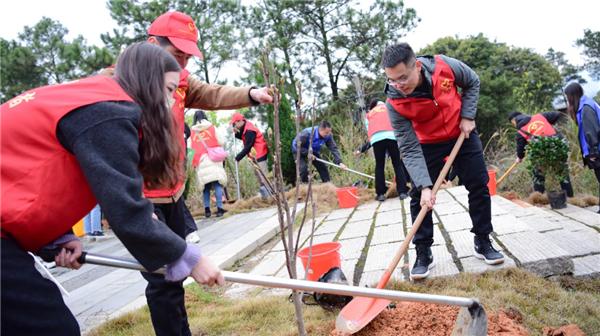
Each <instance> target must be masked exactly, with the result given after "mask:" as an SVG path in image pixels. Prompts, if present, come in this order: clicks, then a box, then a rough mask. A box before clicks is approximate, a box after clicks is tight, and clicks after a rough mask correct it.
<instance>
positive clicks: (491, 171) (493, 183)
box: [487, 169, 496, 196]
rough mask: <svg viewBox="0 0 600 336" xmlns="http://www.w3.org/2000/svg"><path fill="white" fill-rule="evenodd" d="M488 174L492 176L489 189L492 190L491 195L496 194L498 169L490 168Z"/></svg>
mask: <svg viewBox="0 0 600 336" xmlns="http://www.w3.org/2000/svg"><path fill="white" fill-rule="evenodd" d="M488 176H489V177H490V181H489V182H488V185H487V186H488V189H489V190H490V195H491V196H494V195H496V171H495V170H494V169H488Z"/></svg>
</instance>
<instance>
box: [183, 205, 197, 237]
mask: <svg viewBox="0 0 600 336" xmlns="http://www.w3.org/2000/svg"><path fill="white" fill-rule="evenodd" d="M184 202H185V200H184ZM183 217H184V218H185V236H186V237H187V235H189V234H190V233H192V232H196V231H197V230H198V225H196V221H195V220H194V216H192V213H191V212H190V209H188V207H187V206H185V204H184V206H183Z"/></svg>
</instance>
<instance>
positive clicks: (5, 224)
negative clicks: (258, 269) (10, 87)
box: [0, 43, 224, 335]
mask: <svg viewBox="0 0 600 336" xmlns="http://www.w3.org/2000/svg"><path fill="white" fill-rule="evenodd" d="M180 70H181V69H180V66H179V65H178V64H177V62H176V60H175V59H174V58H173V56H171V55H170V54H169V53H167V52H165V51H163V50H162V49H161V48H160V47H157V46H153V45H151V44H149V43H138V44H134V45H132V46H130V47H128V48H127V49H125V51H124V52H123V53H122V54H121V56H120V57H119V59H118V61H117V65H116V71H115V75H114V77H107V76H94V77H89V78H84V79H80V80H76V81H73V82H70V83H64V84H59V85H51V86H45V87H40V88H36V89H33V90H30V91H28V92H25V93H23V94H21V95H19V96H17V97H15V98H13V99H11V100H9V101H7V102H6V103H5V104H2V105H1V106H0V117H1V125H0V127H1V133H2V134H1V137H2V148H1V155H2V161H1V163H0V168H1V181H0V182H1V187H0V190H1V199H2V204H1V212H0V220H1V222H2V228H1V237H2V238H1V242H2V244H1V250H2V254H1V281H2V282H1V299H2V300H1V309H2V317H1V329H0V333H1V334H2V335H79V334H80V330H79V326H78V324H77V321H76V320H75V317H74V316H73V314H72V313H71V312H70V311H69V309H68V308H67V307H66V305H65V303H64V301H63V299H62V296H61V294H60V291H59V289H58V287H57V286H56V285H55V284H54V283H52V282H50V281H48V280H46V279H44V278H43V277H42V276H41V275H40V273H38V272H37V271H36V270H35V268H34V266H33V260H32V259H31V257H30V256H29V255H28V253H27V252H28V251H30V252H33V253H36V252H39V251H40V250H42V249H45V248H49V249H56V248H58V249H59V250H60V253H59V254H58V255H57V256H56V258H55V261H56V263H57V265H59V266H65V267H71V268H79V267H80V266H81V265H80V264H79V263H78V262H77V258H78V257H79V256H80V255H81V251H82V245H81V242H80V241H79V240H78V239H77V237H75V236H74V235H73V233H72V231H71V227H72V225H73V224H75V223H76V222H77V221H78V220H79V219H81V218H82V217H83V216H85V214H86V213H88V212H89V211H90V210H91V209H92V208H93V207H94V205H95V204H96V203H98V204H100V206H101V207H102V209H103V210H104V212H105V215H106V218H107V220H108V221H109V222H110V224H111V228H112V229H113V231H114V233H115V235H116V236H117V237H118V238H119V239H120V240H121V241H122V242H123V244H124V245H125V247H126V248H127V250H128V251H129V252H130V253H131V254H132V255H133V256H134V257H135V258H136V259H137V260H138V261H139V262H140V263H141V264H142V265H143V266H144V267H145V268H146V269H148V270H149V271H154V270H156V269H158V268H160V267H163V266H165V265H166V273H167V275H166V278H167V279H168V280H170V281H173V282H174V283H176V284H180V283H181V282H182V281H183V279H184V278H186V277H187V276H190V275H191V276H192V277H193V278H194V279H195V280H196V281H197V282H199V283H203V284H208V285H213V284H222V283H223V281H224V280H223V277H222V275H221V273H220V271H219V269H218V268H217V267H216V266H215V265H214V264H213V263H212V262H211V261H210V260H209V259H208V258H206V257H204V256H202V257H201V256H200V251H199V250H198V248H197V247H196V246H194V245H191V244H186V242H185V241H184V240H183V239H182V238H181V237H179V236H178V235H177V234H175V233H174V232H173V231H172V230H170V229H169V228H168V227H167V226H166V225H165V224H164V223H162V222H160V221H158V220H156V219H154V218H153V216H152V210H153V207H152V204H151V203H150V202H149V201H148V200H147V199H145V198H143V197H142V187H143V186H144V185H146V186H172V185H174V184H175V183H177V181H178V179H179V177H180V174H182V168H183V167H181V166H180V164H179V156H180V153H179V150H180V149H179V148H180V146H178V144H177V143H176V142H175V141H176V140H177V139H176V138H175V137H174V134H175V125H174V121H173V118H172V115H171V112H170V107H169V103H170V97H172V95H173V92H174V90H175V89H176V88H177V85H178V81H179V72H180ZM184 309H185V308H184Z"/></svg>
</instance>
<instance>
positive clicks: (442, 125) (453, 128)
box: [387, 56, 462, 144]
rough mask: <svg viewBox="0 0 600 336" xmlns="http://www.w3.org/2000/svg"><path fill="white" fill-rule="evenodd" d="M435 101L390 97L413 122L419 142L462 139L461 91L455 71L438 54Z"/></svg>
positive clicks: (432, 78) (399, 111)
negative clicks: (455, 81)
mask: <svg viewBox="0 0 600 336" xmlns="http://www.w3.org/2000/svg"><path fill="white" fill-rule="evenodd" d="M431 81H432V89H433V100H432V99H428V98H410V97H409V98H395V99H391V98H388V100H387V101H388V102H389V103H390V104H391V105H392V106H393V107H394V109H395V110H396V112H398V113H400V114H401V115H402V116H403V117H405V118H407V119H409V120H410V121H411V122H412V126H413V128H414V130H415V133H416V135H417V138H419V142H420V143H423V144H427V143H439V142H444V141H449V140H452V139H456V138H458V136H459V134H460V128H459V125H460V108H461V105H462V101H461V97H460V94H459V93H458V90H457V89H456V85H455V84H454V73H453V72H452V69H451V68H450V66H449V65H448V64H446V62H444V61H443V60H442V58H441V57H440V56H435V70H434V71H433V74H432V75H431Z"/></svg>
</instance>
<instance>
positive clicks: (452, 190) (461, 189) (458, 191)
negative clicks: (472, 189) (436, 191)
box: [444, 186, 469, 196]
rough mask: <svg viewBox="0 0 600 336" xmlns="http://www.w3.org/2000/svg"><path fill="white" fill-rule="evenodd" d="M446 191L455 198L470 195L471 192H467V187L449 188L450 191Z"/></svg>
mask: <svg viewBox="0 0 600 336" xmlns="http://www.w3.org/2000/svg"><path fill="white" fill-rule="evenodd" d="M444 190H445V191H446V192H449V193H450V194H452V195H453V196H459V195H467V194H469V191H468V190H467V188H465V186H456V187H452V188H448V189H444Z"/></svg>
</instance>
